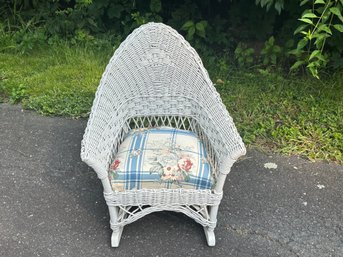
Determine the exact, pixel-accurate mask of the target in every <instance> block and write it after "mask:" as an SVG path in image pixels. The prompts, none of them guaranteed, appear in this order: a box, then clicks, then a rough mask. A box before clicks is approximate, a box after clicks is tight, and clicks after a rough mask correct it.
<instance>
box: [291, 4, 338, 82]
mask: <svg viewBox="0 0 343 257" xmlns="http://www.w3.org/2000/svg"><path fill="white" fill-rule="evenodd" d="M309 2H310V1H309V0H303V1H302V2H301V5H305V4H307V3H309ZM342 8H343V2H342V1H338V0H315V1H312V4H311V6H309V8H308V9H305V10H304V12H303V14H302V16H301V18H299V21H301V23H302V24H301V25H300V26H299V27H298V28H297V29H296V30H295V31H294V34H300V35H302V37H301V39H300V40H299V42H298V44H297V47H296V49H294V50H293V51H292V52H291V53H292V54H294V55H295V56H296V59H297V61H296V62H295V63H294V64H293V66H292V67H291V70H295V69H297V68H299V67H300V66H302V65H306V67H307V68H308V70H309V71H310V72H311V74H312V75H313V76H314V77H316V78H319V70H320V69H322V68H324V67H325V66H326V65H327V63H328V62H329V57H330V54H329V53H328V51H326V44H327V42H328V41H330V40H332V39H334V37H333V34H334V33H342V32H343V16H342V14H341V10H342ZM336 50H338V52H337V53H336V54H338V55H339V54H342V53H343V49H340V50H339V48H338V47H336Z"/></svg>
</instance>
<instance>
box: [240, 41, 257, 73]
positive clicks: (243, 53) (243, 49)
mask: <svg viewBox="0 0 343 257" xmlns="http://www.w3.org/2000/svg"><path fill="white" fill-rule="evenodd" d="M254 52H255V50H254V49H252V48H249V47H248V46H247V45H246V44H244V43H239V44H238V46H237V47H236V49H235V59H236V60H237V62H238V66H239V67H241V68H242V67H244V66H251V65H252V64H253V62H254Z"/></svg>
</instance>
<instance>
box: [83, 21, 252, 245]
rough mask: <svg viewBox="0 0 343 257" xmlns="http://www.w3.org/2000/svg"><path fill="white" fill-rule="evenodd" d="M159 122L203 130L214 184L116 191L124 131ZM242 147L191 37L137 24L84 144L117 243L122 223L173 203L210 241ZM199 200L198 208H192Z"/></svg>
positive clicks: (108, 73) (105, 84)
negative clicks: (112, 175)
mask: <svg viewBox="0 0 343 257" xmlns="http://www.w3.org/2000/svg"><path fill="white" fill-rule="evenodd" d="M156 126H172V127H176V128H180V129H186V130H191V131H193V132H195V133H197V134H198V136H199V138H200V139H202V140H203V142H204V145H205V146H206V148H207V152H208V155H209V156H210V159H211V160H210V161H211V164H212V170H213V172H214V173H215V174H214V177H215V178H216V180H217V181H216V187H215V189H214V191H210V190H189V191H187V190H171V191H168V190H152V191H149V190H136V191H132V192H130V191H128V192H112V190H111V189H110V186H109V181H108V177H107V176H108V169H109V165H110V163H111V162H112V161H113V156H114V155H115V153H116V151H117V150H118V146H119V145H120V143H121V142H122V140H123V138H124V136H125V135H126V133H127V132H128V131H129V130H131V129H133V128H142V127H156ZM244 154H245V146H244V144H243V142H242V139H241V137H240V136H239V134H238V132H237V130H236V127H235V125H234V123H233V121H232V118H231V117H230V115H229V113H228V112H227V110H226V108H225V106H224V105H223V103H222V101H221V99H220V96H219V94H218V93H217V91H216V90H215V88H214V86H213V84H212V82H211V80H210V78H209V76H208V73H207V71H206V70H205V68H204V67H203V64H202V62H201V59H200V57H199V56H198V54H197V53H196V51H195V50H194V49H193V48H192V47H191V46H190V45H189V43H188V42H187V41H186V40H185V39H184V38H183V37H182V36H181V35H179V34H178V33H177V32H176V31H175V30H174V29H172V28H171V27H169V26H166V25H164V24H161V23H148V24H145V25H143V26H141V27H139V28H138V29H136V30H134V31H133V32H132V34H130V35H129V36H128V37H127V39H126V40H125V41H124V42H123V43H122V44H121V45H120V46H119V48H118V49H117V50H116V51H115V53H114V55H113V57H112V58H111V60H110V62H109V64H108V65H107V67H106V70H105V72H104V74H103V76H102V79H101V81H100V85H99V87H98V90H97V92H96V96H95V100H94V103H93V106H92V111H91V114H90V117H89V120H88V124H87V128H86V131H85V134H84V138H83V140H82V148H81V158H82V160H83V161H85V162H86V163H87V164H88V165H89V166H91V167H92V168H94V170H95V171H96V172H97V174H98V177H99V178H100V179H101V180H102V183H103V185H104V191H105V198H106V201H107V203H108V205H109V209H110V215H111V224H112V229H113V231H114V232H113V233H114V234H113V235H112V245H113V246H117V245H118V244H119V240H120V235H121V231H122V226H123V225H125V224H128V223H130V222H133V221H134V220H136V219H137V218H139V217H142V216H144V215H146V214H148V213H151V212H153V211H160V210H164V209H165V210H173V208H174V210H175V211H180V212H183V213H185V214H186V215H188V216H190V217H193V218H194V220H195V221H197V222H199V223H200V224H202V225H203V226H204V228H205V234H206V236H207V239H208V243H209V245H213V244H214V243H213V242H214V241H213V240H214V234H213V229H214V227H215V224H216V215H217V210H218V205H219V202H220V199H221V196H222V187H223V184H224V180H225V177H226V174H227V173H229V171H230V168H231V166H232V164H233V163H234V162H235V160H237V159H238V158H239V157H240V156H242V155H244ZM147 205H149V206H148V207H146V206H147ZM199 205H200V206H202V207H201V208H200V207H199V208H200V209H199V208H195V207H194V206H199ZM130 206H138V209H136V211H135V212H134V213H133V212H130V211H127V210H129V208H130ZM143 206H145V207H144V208H143ZM192 206H193V207H192ZM137 210H138V211H137ZM199 210H201V211H199ZM206 229H208V230H206ZM212 234H213V238H212Z"/></svg>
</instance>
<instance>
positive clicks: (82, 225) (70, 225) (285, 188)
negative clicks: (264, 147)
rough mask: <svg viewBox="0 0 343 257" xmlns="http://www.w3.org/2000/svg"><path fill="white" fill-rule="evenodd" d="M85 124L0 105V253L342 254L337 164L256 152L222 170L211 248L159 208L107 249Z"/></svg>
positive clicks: (342, 185)
mask: <svg viewBox="0 0 343 257" xmlns="http://www.w3.org/2000/svg"><path fill="white" fill-rule="evenodd" d="M85 125H86V120H72V119H65V118H50V117H43V116H39V115H38V114H36V113H33V112H30V111H22V110H21V108H20V106H10V105H7V104H1V105H0V256H4V257H12V256H13V257H14V256H27V257H34V256H43V257H48V256H83V257H86V256H91V257H94V256H123V257H124V256H159V257H162V256H237V257H245V256H247V257H248V256H249V257H250V256H261V257H268V256H270V257H274V256H304V257H307V256H308V257H310V256H311V257H313V256H320V257H326V256H337V257H339V256H340V257H342V256H343V167H342V166H339V165H335V164H328V163H324V162H320V163H310V162H308V161H306V160H303V159H300V158H296V157H292V158H288V157H283V156H278V155H270V156H269V155H266V154H263V153H260V152H257V151H248V154H247V156H246V158H245V159H243V160H241V161H240V162H239V163H237V164H236V165H235V166H234V167H233V170H232V172H231V173H230V175H229V177H228V180H227V182H226V185H225V191H224V193H225V195H224V199H223V201H222V204H221V206H220V212H219V217H218V227H217V228H216V236H217V245H216V247H214V248H210V247H207V246H206V241H205V236H204V234H203V232H202V228H201V226H199V225H198V224H196V223H195V222H193V221H192V220H191V219H189V218H187V217H186V216H184V215H182V214H177V213H171V212H161V213H154V214H151V215H148V216H146V217H145V218H143V219H141V220H139V221H137V222H135V223H133V224H130V225H128V226H126V227H125V229H124V232H123V237H122V240H121V245H120V247H119V248H117V249H115V248H111V247H110V235H111V231H110V228H109V224H108V220H109V217H108V213H107V208H106V204H105V202H104V200H103V197H102V188H101V184H100V181H98V180H97V177H96V175H95V173H94V172H93V171H92V170H91V169H89V168H88V167H87V166H86V165H85V164H83V163H82V162H81V160H80V157H79V151H80V141H81V138H82V134H83V131H84V128H85ZM268 162H272V163H275V164H277V169H267V168H265V167H264V164H265V163H268Z"/></svg>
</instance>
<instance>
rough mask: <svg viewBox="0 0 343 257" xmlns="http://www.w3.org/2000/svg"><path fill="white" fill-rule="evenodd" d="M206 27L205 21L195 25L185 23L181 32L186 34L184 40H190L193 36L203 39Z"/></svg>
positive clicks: (190, 22) (191, 22)
mask: <svg viewBox="0 0 343 257" xmlns="http://www.w3.org/2000/svg"><path fill="white" fill-rule="evenodd" d="M207 25H208V23H207V21H205V20H202V21H199V22H196V23H195V22H193V21H187V22H185V23H184V24H183V25H182V27H181V30H183V31H186V32H187V35H186V38H187V39H188V40H192V39H193V37H194V35H197V36H199V37H202V38H205V37H206V28H207Z"/></svg>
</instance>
